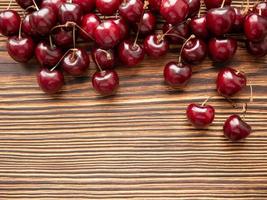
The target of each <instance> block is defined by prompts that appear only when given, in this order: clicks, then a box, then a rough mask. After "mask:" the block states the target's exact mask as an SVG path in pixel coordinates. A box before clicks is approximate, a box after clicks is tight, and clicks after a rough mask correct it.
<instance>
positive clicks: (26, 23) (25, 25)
mask: <svg viewBox="0 0 267 200" xmlns="http://www.w3.org/2000/svg"><path fill="white" fill-rule="evenodd" d="M21 29H22V32H23V33H24V34H25V35H28V36H31V37H38V33H37V31H35V30H34V29H33V28H32V26H31V24H30V14H28V15H26V16H25V17H24V19H23V21H22V24H21Z"/></svg>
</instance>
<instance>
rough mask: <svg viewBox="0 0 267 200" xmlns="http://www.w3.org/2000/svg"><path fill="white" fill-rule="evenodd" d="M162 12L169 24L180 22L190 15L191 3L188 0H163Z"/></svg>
mask: <svg viewBox="0 0 267 200" xmlns="http://www.w3.org/2000/svg"><path fill="white" fill-rule="evenodd" d="M160 14H161V16H162V17H163V18H164V19H165V20H166V21H167V22H168V23H169V24H179V23H181V22H182V21H184V20H185V18H186V17H187V16H188V14H189V5H188V3H187V2H186V0H162V2H161V6H160Z"/></svg>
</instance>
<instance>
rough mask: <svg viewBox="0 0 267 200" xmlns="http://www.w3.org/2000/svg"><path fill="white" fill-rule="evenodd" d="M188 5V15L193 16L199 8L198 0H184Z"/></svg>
mask: <svg viewBox="0 0 267 200" xmlns="http://www.w3.org/2000/svg"><path fill="white" fill-rule="evenodd" d="M186 1H187V3H188V5H189V14H188V17H194V16H196V15H197V14H198V12H199V9H200V0H186Z"/></svg>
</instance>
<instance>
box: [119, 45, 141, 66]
mask: <svg viewBox="0 0 267 200" xmlns="http://www.w3.org/2000/svg"><path fill="white" fill-rule="evenodd" d="M118 53H119V58H120V60H121V61H122V62H123V64H125V65H126V66H134V65H137V64H138V63H140V62H141V61H142V60H143V59H144V57H145V50H144V48H143V46H142V45H139V44H138V43H134V42H132V41H130V40H125V41H123V42H122V43H120V45H119V47H118Z"/></svg>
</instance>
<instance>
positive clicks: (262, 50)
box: [247, 36, 267, 57]
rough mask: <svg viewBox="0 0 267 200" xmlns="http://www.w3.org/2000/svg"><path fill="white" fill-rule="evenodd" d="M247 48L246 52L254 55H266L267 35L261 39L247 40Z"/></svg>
mask: <svg viewBox="0 0 267 200" xmlns="http://www.w3.org/2000/svg"><path fill="white" fill-rule="evenodd" d="M247 49H248V52H249V53H250V54H252V55H253V56H255V57H263V56H265V55H267V36H265V38H264V40H263V41H259V42H252V41H247Z"/></svg>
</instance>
